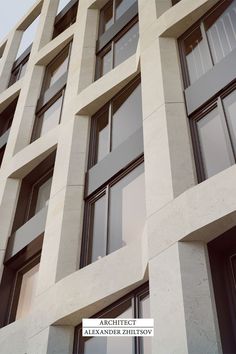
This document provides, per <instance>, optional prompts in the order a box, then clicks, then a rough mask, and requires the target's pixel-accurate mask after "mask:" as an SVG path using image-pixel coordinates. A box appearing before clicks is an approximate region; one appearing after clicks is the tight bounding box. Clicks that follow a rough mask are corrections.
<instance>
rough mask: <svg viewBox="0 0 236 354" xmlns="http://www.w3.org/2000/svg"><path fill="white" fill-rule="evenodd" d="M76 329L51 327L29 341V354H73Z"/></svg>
mask: <svg viewBox="0 0 236 354" xmlns="http://www.w3.org/2000/svg"><path fill="white" fill-rule="evenodd" d="M73 336H74V328H73V327H71V326H51V327H49V328H46V329H45V330H43V331H42V332H40V333H38V334H37V335H35V336H33V337H31V338H30V339H29V341H28V348H27V354H36V353H37V354H72V351H73Z"/></svg>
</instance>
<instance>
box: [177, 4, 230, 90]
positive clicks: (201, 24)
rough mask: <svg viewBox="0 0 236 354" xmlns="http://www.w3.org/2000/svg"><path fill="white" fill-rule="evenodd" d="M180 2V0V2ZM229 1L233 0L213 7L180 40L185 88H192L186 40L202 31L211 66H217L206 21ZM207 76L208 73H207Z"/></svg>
mask: <svg viewBox="0 0 236 354" xmlns="http://www.w3.org/2000/svg"><path fill="white" fill-rule="evenodd" d="M179 1H180V0H179ZM228 1H231V0H220V1H219V2H218V3H217V4H216V5H215V6H213V7H212V8H211V9H210V10H209V11H207V13H206V14H204V15H203V16H202V17H201V18H200V19H199V20H198V21H197V22H195V23H194V24H193V25H192V26H191V27H190V28H189V29H188V30H187V31H186V32H185V33H184V34H183V35H182V36H181V37H180V38H179V39H178V43H179V52H180V59H181V66H182V76H183V82H184V87H185V88H187V87H189V86H191V83H190V78H189V73H188V67H187V61H186V57H185V54H184V40H185V39H186V38H187V37H188V36H189V35H190V34H191V33H192V32H193V31H194V30H195V29H197V28H199V29H200V31H201V34H202V39H203V43H204V44H205V45H206V46H207V49H208V53H209V54H210V59H211V64H212V67H214V66H215V65H217V64H218V63H214V60H213V57H212V50H211V47H210V44H209V41H208V39H207V34H206V30H205V27H204V20H206V19H207V18H208V17H209V16H211V14H212V13H214V12H215V10H216V9H217V8H218V7H219V6H221V5H222V4H223V3H224V2H225V3H227V2H228ZM206 74H207V73H206Z"/></svg>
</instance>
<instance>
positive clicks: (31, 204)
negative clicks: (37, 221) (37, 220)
mask: <svg viewBox="0 0 236 354" xmlns="http://www.w3.org/2000/svg"><path fill="white" fill-rule="evenodd" d="M55 157H56V151H54V152H52V153H51V154H50V155H49V156H48V157H47V158H46V159H45V160H43V161H42V162H41V163H40V164H39V165H38V166H37V167H36V168H35V169H34V170H33V171H32V172H31V173H29V174H28V175H27V176H26V177H25V178H24V179H23V180H22V183H21V190H20V193H19V197H18V202H17V206H16V212H15V218H14V222H13V226H12V231H11V235H12V234H13V233H14V232H15V231H16V230H18V229H19V228H20V227H21V226H22V225H24V224H25V223H26V222H27V221H28V220H30V219H31V218H32V217H33V216H34V215H35V214H34V212H35V207H36V202H35V199H36V198H37V193H38V189H39V188H40V186H41V185H42V184H43V183H44V182H45V181H46V180H48V179H49V178H50V177H52V176H53V168H54V162H55ZM26 195H27V196H28V198H25V196H26Z"/></svg>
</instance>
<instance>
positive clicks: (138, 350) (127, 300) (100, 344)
mask: <svg viewBox="0 0 236 354" xmlns="http://www.w3.org/2000/svg"><path fill="white" fill-rule="evenodd" d="M94 317H95V318H150V301H149V292H148V286H143V287H140V288H139V289H136V290H135V291H133V292H132V293H130V294H128V295H127V296H125V297H124V298H123V299H121V300H119V301H117V302H116V303H115V304H113V305H111V306H109V307H108V308H107V309H105V310H104V311H101V312H100V313H99V314H97V315H95V316H94ZM81 332H82V330H81V325H80V326H78V327H77V328H76V331H75V344H74V354H94V353H96V354H120V353H125V354H151V340H150V337H145V338H142V337H82V333H81Z"/></svg>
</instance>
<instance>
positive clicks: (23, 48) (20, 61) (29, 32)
mask: <svg viewBox="0 0 236 354" xmlns="http://www.w3.org/2000/svg"><path fill="white" fill-rule="evenodd" d="M38 23H39V16H38V17H37V18H36V19H35V20H34V21H33V22H32V23H31V24H30V25H29V26H28V27H27V28H26V29H25V30H24V32H23V36H22V38H21V42H20V46H19V49H18V52H17V55H16V61H15V63H14V64H13V67H12V72H11V77H10V81H9V85H8V87H10V86H11V85H13V84H14V83H15V82H16V81H18V80H20V79H21V78H22V77H23V76H24V75H25V72H26V69H27V64H28V61H29V57H30V52H31V48H32V43H33V41H34V37H35V34H36V30H37V27H38Z"/></svg>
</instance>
